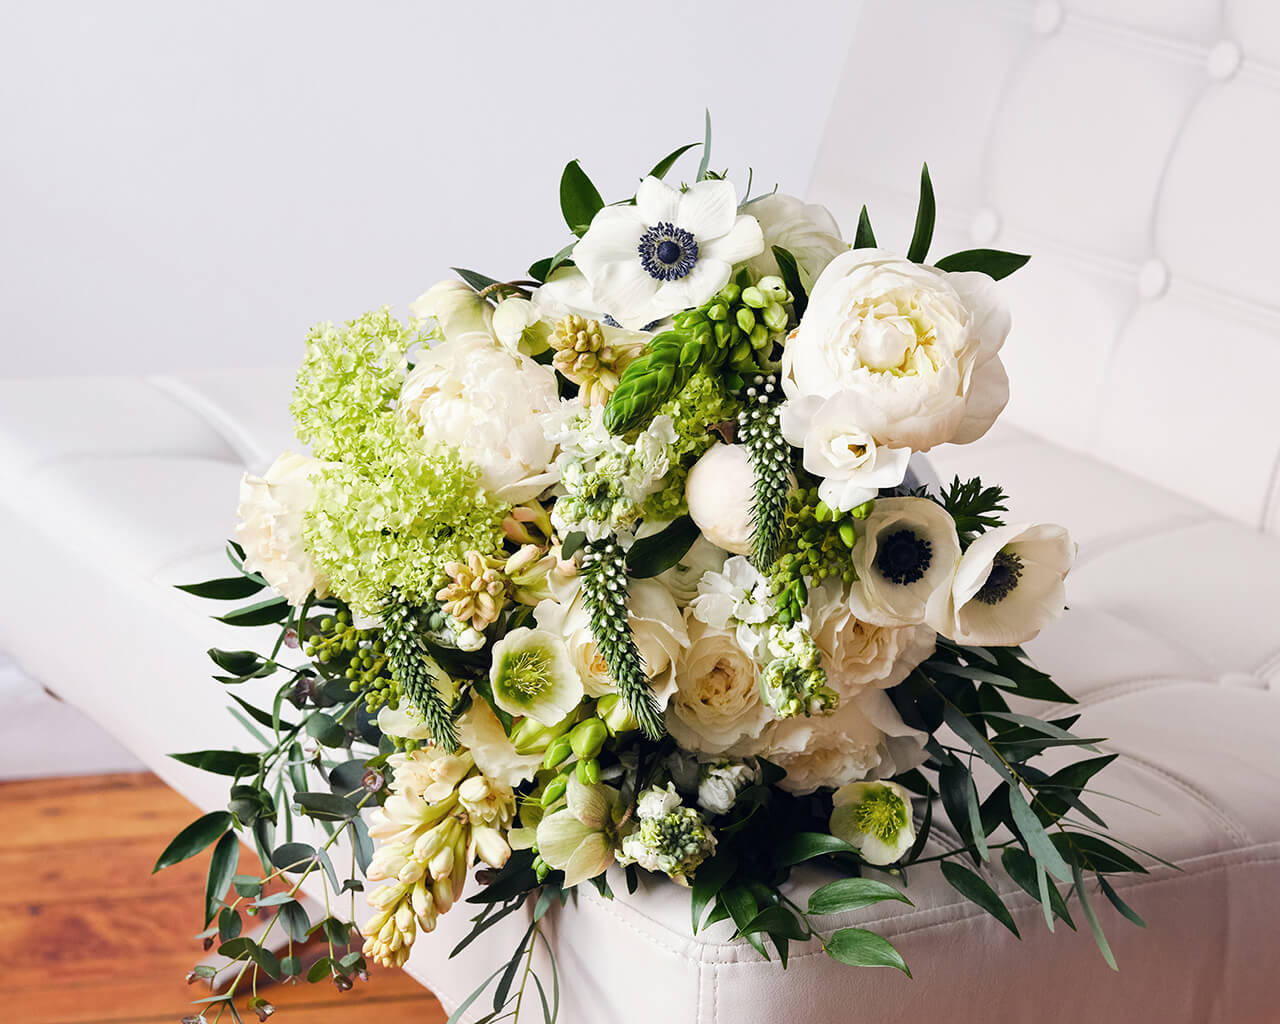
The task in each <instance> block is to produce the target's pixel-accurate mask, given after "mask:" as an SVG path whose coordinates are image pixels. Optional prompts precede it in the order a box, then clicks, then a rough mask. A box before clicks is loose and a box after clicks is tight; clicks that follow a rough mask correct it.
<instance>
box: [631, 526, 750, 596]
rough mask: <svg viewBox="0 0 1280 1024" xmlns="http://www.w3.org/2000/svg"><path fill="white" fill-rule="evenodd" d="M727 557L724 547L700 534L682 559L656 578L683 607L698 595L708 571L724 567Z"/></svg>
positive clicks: (715, 570)
mask: <svg viewBox="0 0 1280 1024" xmlns="http://www.w3.org/2000/svg"><path fill="white" fill-rule="evenodd" d="M639 536H640V534H639V532H637V537H639ZM727 557H728V555H727V554H726V553H725V551H724V549H723V548H718V547H716V546H715V545H714V544H712V543H711V541H709V540H707V538H706V537H703V536H702V535H701V534H699V535H698V539H697V540H695V541H694V542H693V545H692V546H691V547H690V548H689V550H688V551H686V552H685V553H684V555H683V556H682V557H681V558H680V561H678V562H677V563H676V564H675V565H673V566H672V567H671V568H670V569H668V570H666V572H663V573H661V574H660V575H658V576H655V577H654V579H655V580H657V581H658V582H659V583H661V584H662V585H663V586H664V587H666V588H667V590H668V591H669V592H670V594H671V596H672V597H674V598H675V599H676V604H678V605H679V606H680V607H682V608H683V607H684V606H685V605H687V604H688V603H689V602H690V601H692V600H693V599H694V598H695V597H697V596H698V584H699V583H700V582H701V581H702V578H703V577H704V576H705V575H706V574H707V573H710V572H719V571H720V570H721V569H723V568H724V563H725V559H726V558H727Z"/></svg>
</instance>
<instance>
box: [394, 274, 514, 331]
mask: <svg viewBox="0 0 1280 1024" xmlns="http://www.w3.org/2000/svg"><path fill="white" fill-rule="evenodd" d="M409 315H410V316H411V317H413V319H414V320H416V321H418V322H420V323H421V322H424V321H427V320H431V321H434V323H435V328H436V330H437V331H438V332H439V335H440V336H441V337H442V338H444V340H446V341H453V340H455V339H457V338H460V337H462V336H463V335H464V334H471V333H473V332H474V331H480V332H482V333H484V334H488V333H490V331H491V330H492V327H493V307H492V306H491V305H489V303H487V302H485V301H484V299H482V298H480V295H479V293H478V292H476V290H475V289H474V288H472V287H471V286H470V285H469V284H467V283H465V282H463V281H452V280H451V281H441V282H439V283H438V284H433V285H432V286H431V287H430V288H428V289H427V290H426V291H425V292H423V293H422V295H420V296H418V298H417V299H416V300H414V301H413V302H411V303H410V304H409Z"/></svg>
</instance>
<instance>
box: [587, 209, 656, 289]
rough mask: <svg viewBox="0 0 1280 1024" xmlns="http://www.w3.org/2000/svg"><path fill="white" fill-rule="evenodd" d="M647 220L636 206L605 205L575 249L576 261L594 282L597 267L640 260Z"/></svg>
mask: <svg viewBox="0 0 1280 1024" xmlns="http://www.w3.org/2000/svg"><path fill="white" fill-rule="evenodd" d="M645 226H646V225H645V223H644V221H643V219H642V218H641V217H640V214H639V213H638V212H637V211H636V209H635V207H633V206H606V207H605V208H604V209H603V210H601V211H600V212H599V213H597V214H596V215H595V217H594V218H593V219H592V221H591V227H590V228H588V229H587V233H586V234H585V235H583V236H582V241H580V242H579V243H578V244H577V245H576V246H574V249H573V262H574V263H576V264H577V265H578V268H579V269H580V270H581V271H582V272H583V273H584V274H586V276H587V279H588V280H590V281H592V283H593V284H594V282H595V271H596V270H598V269H599V268H600V267H601V266H603V265H604V264H606V263H613V262H617V261H621V260H635V261H637V262H638V261H639V259H640V256H639V250H638V247H639V245H640V236H641V235H643V234H644V231H645Z"/></svg>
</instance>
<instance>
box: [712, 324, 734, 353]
mask: <svg viewBox="0 0 1280 1024" xmlns="http://www.w3.org/2000/svg"><path fill="white" fill-rule="evenodd" d="M733 333H734V332H733V325H732V324H729V323H718V324H716V326H715V339H716V346H717V347H718V348H727V347H728V345H729V342H731V341H732V340H733Z"/></svg>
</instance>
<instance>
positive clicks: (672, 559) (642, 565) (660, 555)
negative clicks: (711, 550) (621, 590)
mask: <svg viewBox="0 0 1280 1024" xmlns="http://www.w3.org/2000/svg"><path fill="white" fill-rule="evenodd" d="M698 532H699V531H698V526H697V524H696V523H694V521H693V520H692V519H691V518H689V516H681V517H680V518H679V519H675V520H673V521H672V522H671V523H670V524H669V525H668V526H667V527H666V529H664V530H662V531H661V532H660V533H654V534H650V535H649V536H648V537H642V538H640V540H638V541H636V542H635V543H634V544H633V545H631V550H630V551H628V552H627V571H628V572H629V573H630V574H631V575H632V576H634V577H635V578H636V579H648V578H650V577H652V576H657V575H658V574H659V573H663V572H666V571H667V570H668V569H670V568H671V567H672V566H673V565H676V564H677V563H679V561H680V559H682V558H683V557H684V556H685V555H687V554H688V553H689V549H690V548H691V547H693V542H694V541H695V540H697V539H698Z"/></svg>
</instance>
